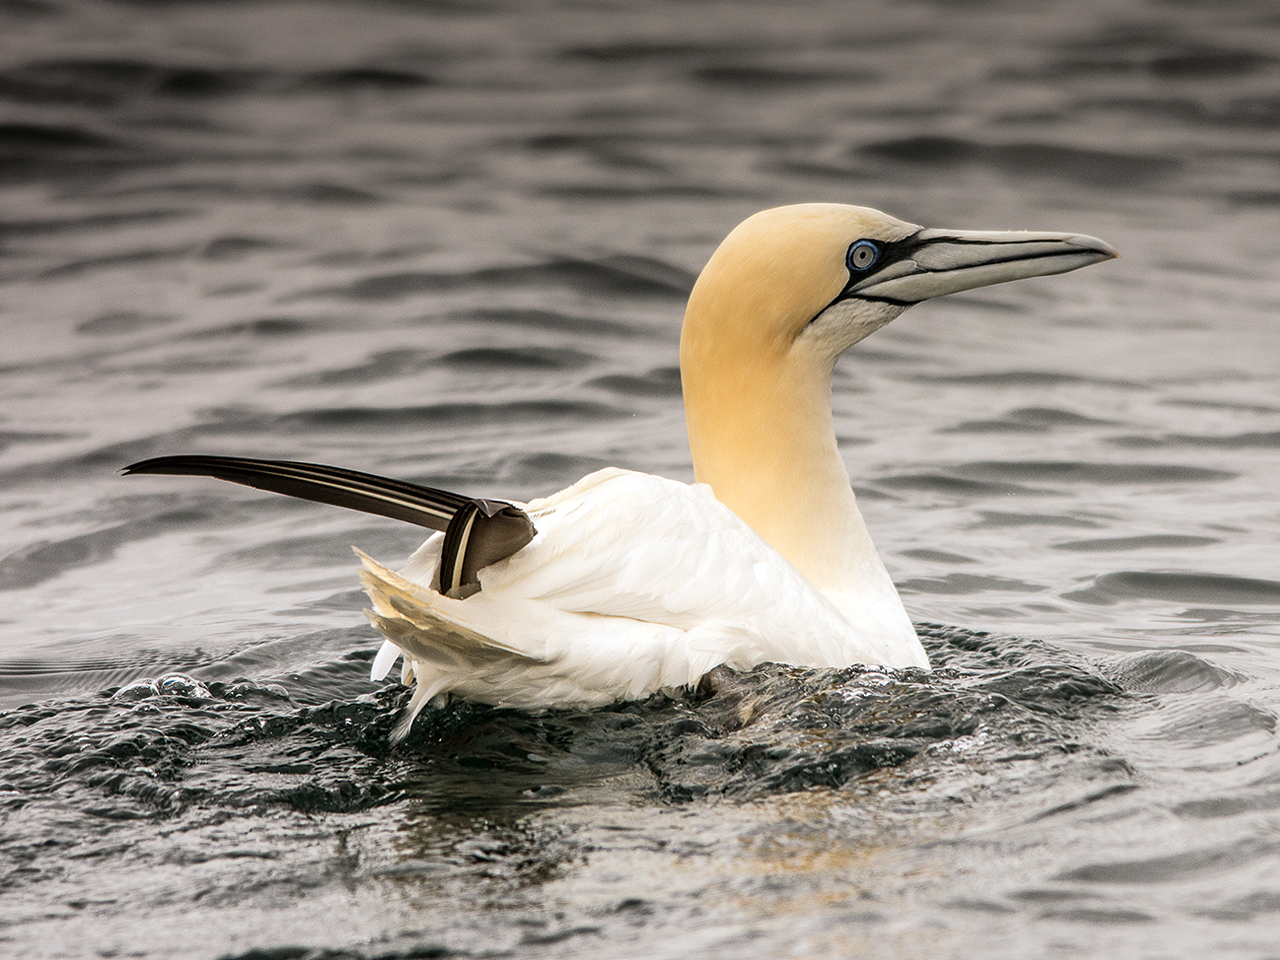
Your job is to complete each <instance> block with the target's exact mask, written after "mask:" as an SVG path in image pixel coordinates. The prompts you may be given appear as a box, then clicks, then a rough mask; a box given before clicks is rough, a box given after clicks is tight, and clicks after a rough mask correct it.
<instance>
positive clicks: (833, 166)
mask: <svg viewBox="0 0 1280 960" xmlns="http://www.w3.org/2000/svg"><path fill="white" fill-rule="evenodd" d="M806 200H831V201H842V202H852V203H861V204H866V205H871V206H876V207H880V208H882V209H885V210H886V211H888V212H890V213H892V214H894V215H896V216H899V217H902V218H904V219H908V220H912V221H914V222H917V223H922V224H925V225H929V226H945V227H961V228H1023V227H1025V228H1040V229H1052V230H1072V231H1080V232H1086V233H1091V234H1095V235H1097V236H1101V237H1103V238H1105V239H1106V240H1108V241H1110V242H1111V243H1113V244H1114V245H1116V246H1117V247H1118V248H1119V249H1120V250H1121V251H1122V252H1123V253H1124V255H1125V259H1124V260H1122V261H1120V262H1118V263H1112V264H1107V265H1105V266H1100V267H1096V268H1091V269H1089V270H1086V271H1083V272H1081V273H1079V274H1073V275H1071V276H1067V277H1057V278H1049V279H1043V280H1036V281H1031V282H1025V283H1019V284H1014V285H1009V286H1005V287H999V288H994V289H989V290H984V291H980V292H977V293H970V294H965V295H962V296H959V297H955V298H951V299H948V300H944V301H939V302H936V303H930V304H926V305H924V306H921V307H918V308H916V309H915V310H912V311H910V312H909V313H908V314H906V315H905V316H903V317H902V318H901V319H899V320H898V321H896V322H895V323H894V324H893V325H891V326H890V327H888V328H886V329H885V330H883V331H881V332H879V333H877V334H876V335H875V336H874V337H873V338H872V339H871V340H869V341H868V342H866V343H864V344H862V345H860V346H859V347H858V348H856V349H855V350H854V351H851V354H850V355H849V356H848V357H847V358H845V359H844V360H843V361H842V362H841V364H840V366H839V368H838V370H837V375H836V383H835V397H834V403H835V410H836V421H837V430H838V433H839V436H840V441H841V445H842V449H843V451H844V453H845V455H846V459H847V461H848V463H849V464H850V467H851V472H852V475H853V478H854V485H855V488H856V489H857V491H858V493H859V497H860V501H861V504H862V509H863V512H864V514H865V515H866V517H867V520H868V523H869V525H870V527H871V529H872V533H873V536H874V537H875V540H876V543H877V545H878V546H879V549H880V553H881V556H882V557H883V558H884V560H885V562H886V564H887V565H888V567H889V569H890V571H891V572H892V573H893V575H894V577H895V580H896V581H897V582H898V584H899V585H900V588H901V591H902V593H903V597H904V600H905V602H906V604H907V607H908V610H909V611H910V612H911V613H912V615H913V616H914V617H915V618H917V619H918V620H920V621H921V622H922V624H923V625H922V627H921V631H922V633H923V634H924V635H925V636H926V642H927V645H928V647H929V650H930V653H931V656H932V658H933V659H934V661H935V663H936V664H938V666H939V668H940V669H939V670H938V671H937V672H936V673H935V675H934V676H933V677H931V678H929V679H928V680H922V679H920V678H919V677H915V678H910V677H904V676H898V675H895V674H893V673H889V672H884V671H877V670H849V671H836V672H832V671H825V672H824V671H812V672H811V671H800V670H794V669H787V668H777V667H762V668H760V669H759V670H757V671H754V672H753V673H752V674H750V675H748V676H745V677H742V678H740V681H739V685H740V688H739V689H736V690H735V691H734V692H731V693H728V694H726V695H725V696H722V697H717V698H712V699H705V698H700V697H697V696H693V695H690V696H687V697H680V698H675V699H669V698H662V697H659V698H654V699H653V700H651V701H648V702H646V703H643V704H631V705H621V706H619V707H617V708H614V709H610V710H603V711H597V712H594V713H581V714H579V713H554V714H550V715H547V716H545V717H540V718H531V717H526V716H522V715H519V714H513V713H509V712H503V711H495V710H490V709H487V708H486V709H482V708H471V707H467V706H465V705H453V706H451V707H449V708H447V709H445V710H442V711H434V712H429V713H428V715H427V716H426V717H425V718H424V720H422V721H421V722H420V724H419V726H418V728H417V729H416V732H415V734H414V737H413V738H412V739H411V741H410V742H409V743H408V744H406V745H404V746H402V747H399V748H396V749H391V748H390V747H389V746H388V743H387V735H388V733H389V730H390V727H391V725H392V723H393V722H394V718H395V713H396V710H397V707H398V706H399V705H400V703H401V702H402V700H403V692H402V691H401V690H400V689H399V688H398V687H397V686H395V685H386V686H375V685H373V684H371V683H370V682H369V681H368V668H369V662H370V659H371V657H372V654H373V651H374V650H375V649H376V647H377V639H376V637H375V635H374V634H373V632H372V630H371V628H369V627H367V626H366V625H364V622H363V619H362V618H361V616H360V614H359V609H360V606H361V603H362V597H361V595H360V593H359V591H358V590H357V589H356V582H355V576H354V561H353V558H352V556H351V554H350V550H349V547H350V545H352V544H358V545H359V546H361V547H362V548H364V549H366V550H368V551H369V552H371V553H373V554H374V555H376V556H378V557H380V558H381V559H383V560H384V561H386V562H389V563H391V564H393V565H394V564H395V563H396V561H397V560H398V559H399V558H400V557H404V556H407V554H408V553H409V552H410V551H411V550H412V549H413V548H414V547H415V546H416V545H417V543H418V541H419V540H420V539H421V532H420V531H418V530H416V529H414V528H407V527H403V526H400V525H397V524H394V523H391V522H389V521H388V522H384V521H380V520H376V519H373V518H369V517H364V516H361V515H357V514H352V513H347V512H344V511H338V510H333V509H329V508H324V507H320V506H316V505H312V504H303V503H297V502H293V501H289V500H287V499H284V498H279V497H268V496H265V495H261V494H258V493H256V492H253V491H247V490H243V489H238V488H232V487H229V486H219V485H217V484H215V483H214V482H212V481H208V482H204V481H194V480H191V481H188V480H172V479H144V480H140V479H132V480H125V479H122V478H120V477H118V476H116V474H115V471H116V470H117V469H118V468H119V467H121V466H123V465H124V464H126V463H129V462H131V461H133V460H137V459H140V458H142V457H146V456H151V455H160V454H166V453H181V452H203V453H224V454H240V455H248V456H270V457H284V458H294V459H305V460H318V461H324V462H332V463H337V464H342V465H346V466H351V467H356V468H359V469H365V470H371V471H374V472H379V473H385V474H389V475H393V476H398V477H403V478H406V479H413V480H417V481H420V482H424V483H429V484H432V485H437V486H444V487H448V488H453V489H460V490H463V491H465V492H467V493H471V494H478V495H493V496H504V497H517V498H523V497H530V496H535V495H540V494H545V493H548V492H550V491H553V490H555V489H558V488H560V487H562V486H564V485H566V484H568V483H569V482H571V481H573V480H576V479H577V478H578V477H580V476H581V475H582V474H583V473H585V472H587V471H588V470H590V469H593V468H595V467H597V466H601V465H605V464H618V465H622V466H626V467H632V468H636V469H641V470H646V471H651V472H655V473H661V474H665V475H667V476H671V477H676V478H680V479H690V469H689V465H688V453H687V448H686V444H685V436H684V424H683V415H682V410H681V405H680V396H679V379H678V372H677V370H676V362H677V356H676V354H677V342H678V329H679V320H680V315H681V312H682V308H683V300H684V297H685V295H686V294H687V292H688V290H689V288H690V286H691V284H692V281H693V278H694V277H695V276H696V274H697V271H698V270H699V269H700V268H701V266H702V264H703V262H704V261H705V259H706V257H707V256H708V255H709V254H710V252H711V250H712V249H713V248H714V246H715V244H716V243H717V242H718V241H719V239H720V238H721V237H722V236H723V235H724V234H725V233H726V232H727V231H728V230H729V229H731V228H732V226H733V225H734V224H735V223H737V222H738V221H739V220H741V219H742V218H743V217H745V216H747V215H749V214H750V213H752V212H754V211H755V210H757V209H760V208H762V207H766V206H773V205H777V204H780V203H787V202H796V201H806ZM1278 310H1280V13H1278V12H1277V11H1276V8H1275V5H1274V4H1273V3H1271V2H1269V0H1238V2H1237V0H1219V2H1215V3H1212V4H1210V3H1194V2H1172V0H1168V2H1158V0H1145V2H1144V0H1122V2H1116V0H1082V2H1077V3H1072V4H1062V3H1053V4H1051V3H1038V2H1033V3H1022V2H1014V0H1004V2H1002V0H990V2H973V3H964V4H953V3H944V2H940V0H939V2H926V0H905V2H888V0H883V2H877V0H856V2H848V0H845V2H823V0H793V2H788V3H786V4H781V3H766V2H734V3H713V2H706V3H688V2H684V3H681V2H674V0H647V2H643V3H637V2H624V0H581V2H577V3H570V2H561V3H553V2H535V0H489V2H478V3H468V2H449V0H441V2H432V3H426V2H423V3H408V2H404V3H392V2H382V3H372V2H369V3H356V2H338V0H331V2H284V0H280V2H262V3H253V4H249V3H232V2H205V3H199V2H167V3H144V2H138V3H117V2H92V0H84V2H80V0H9V2H4V3H0V600H2V604H0V624H2V628H0V637H2V638H3V642H2V644H0V707H2V708H3V710H4V712H3V713H0V817H2V818H3V819H2V820H0V823H3V826H2V827H0V891H3V892H2V893H0V945H3V946H2V949H3V951H4V952H6V953H9V954H11V955H13V956H23V957H81V956H117V955H130V956H139V957H184V958H185V957H193V958H196V957H210V958H212V957H245V958H247V957H271V958H293V957H304V956H305V957H330V958H337V957H448V956H520V957H541V956H546V957H566V956H610V957H628V956H634V957H645V958H655V957H690V956H697V957H738V956H742V955H744V954H745V953H746V952H748V951H750V952H752V953H754V954H758V955H761V956H771V957H782V956H788V957H791V956H795V957H800V956H854V955H858V956H868V957H900V956H912V957H917V956H932V957H976V956H982V957H1008V958H1023V957H1029V956H1041V957H1056V956H1061V957H1081V956H1106V957H1110V958H1148V957H1219V958H1276V957H1280V840H1277V837H1280V750H1277V719H1276V718H1277V713H1278V712H1280V665H1278V664H1280V552H1278V549H1277V547H1278V545H1280V485H1278V484H1277V481H1276V477H1277V476H1280V324H1278V323H1277V312H1278Z"/></svg>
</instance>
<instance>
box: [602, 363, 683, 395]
mask: <svg viewBox="0 0 1280 960" xmlns="http://www.w3.org/2000/svg"><path fill="white" fill-rule="evenodd" d="M587 386H591V387H600V388H602V389H604V390H608V391H609V392H610V393H615V394H618V395H619V396H623V397H679V396H680V395H681V385H680V368H679V367H655V368H653V369H652V370H650V371H648V372H647V373H645V374H643V375H642V376H634V375H632V374H622V373H614V374H608V375H607V376H603V377H596V378H595V379H594V380H588V381H587Z"/></svg>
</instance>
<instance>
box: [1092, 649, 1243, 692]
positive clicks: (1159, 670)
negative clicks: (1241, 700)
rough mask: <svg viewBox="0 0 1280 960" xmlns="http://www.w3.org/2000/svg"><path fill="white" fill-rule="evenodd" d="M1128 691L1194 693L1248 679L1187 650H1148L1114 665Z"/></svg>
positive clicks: (1114, 669)
mask: <svg viewBox="0 0 1280 960" xmlns="http://www.w3.org/2000/svg"><path fill="white" fill-rule="evenodd" d="M1109 669H1110V670H1111V672H1113V673H1114V674H1115V676H1116V677H1117V678H1118V679H1119V680H1120V681H1121V682H1122V683H1123V684H1124V685H1125V687H1126V688H1127V689H1131V690H1141V691H1143V692H1147V693H1191V692H1195V691H1202V690H1217V689H1219V688H1221V687H1231V686H1235V685H1236V684H1237V683H1240V682H1242V681H1243V680H1244V679H1245V678H1244V677H1242V676H1241V675H1240V674H1237V673H1234V672H1232V671H1230V670H1224V669H1223V668H1222V667H1219V666H1216V665H1215V664H1212V663H1210V662H1209V661H1207V660H1204V659H1202V658H1200V657H1198V656H1196V655H1195V654H1194V653H1190V652H1188V651H1186V650H1144V651H1142V652H1141V653H1135V654H1130V655H1129V656H1127V657H1124V658H1122V659H1120V660H1117V661H1116V662H1115V663H1113V664H1111V666H1110V668H1109Z"/></svg>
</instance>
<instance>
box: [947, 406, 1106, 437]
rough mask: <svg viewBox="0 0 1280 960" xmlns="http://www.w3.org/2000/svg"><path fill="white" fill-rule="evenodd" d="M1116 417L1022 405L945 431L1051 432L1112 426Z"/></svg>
mask: <svg viewBox="0 0 1280 960" xmlns="http://www.w3.org/2000/svg"><path fill="white" fill-rule="evenodd" d="M1114 422H1115V421H1112V420H1099V419H1097V418H1095V417H1086V416H1082V415H1081V414H1078V413H1072V412H1071V411H1069V410H1058V409H1055V408H1053V407H1019V408H1018V409H1017V410H1011V411H1009V412H1008V413H1007V414H1005V415H1004V416H1003V417H1001V418H1000V419H999V420H968V421H965V422H964V423H958V424H956V425H955V426H953V427H947V428H945V429H944V430H943V431H942V432H943V433H1047V432H1048V431H1049V430H1051V429H1054V428H1055V427H1097V426H1110V425H1112V424H1114Z"/></svg>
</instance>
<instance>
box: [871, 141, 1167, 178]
mask: <svg viewBox="0 0 1280 960" xmlns="http://www.w3.org/2000/svg"><path fill="white" fill-rule="evenodd" d="M858 152H859V153H860V154H862V155H863V156H866V157H870V158H872V159H875V160H886V161H889V162H891V163H895V164H902V163H913V164H919V165H921V166H931V167H945V168H946V169H947V170H948V171H952V170H954V169H955V168H956V167H957V166H961V165H971V166H981V167H988V168H991V169H994V170H998V171H1000V172H1002V173H1006V174H1016V175H1017V176H1018V177H1019V178H1025V177H1027V176H1034V175H1037V174H1038V175H1040V176H1042V177H1048V178H1051V179H1055V180H1070V181H1073V182H1076V183H1081V184H1087V185H1089V186H1109V187H1120V186H1134V187H1137V186H1148V187H1149V186H1150V182H1151V181H1153V180H1156V179H1159V178H1161V177H1166V176H1168V175H1170V174H1172V173H1174V172H1176V171H1177V170H1179V169H1180V168H1181V166H1182V162H1181V161H1180V160H1179V159H1177V158H1174V157H1170V156H1166V155H1162V154H1142V153H1137V152H1133V153H1119V152H1115V151H1109V150H1089V149H1085V148H1082V147H1070V146H1062V145H1059V144H1050V143H1025V142H1024V143H1010V144H989V143H981V142H978V141H976V140H967V139H964V138H961V137H945V136H935V135H921V136H914V137H901V138H896V139H889V140H882V141H879V142H875V143H869V144H865V145H863V146H862V147H860V148H859V151H858Z"/></svg>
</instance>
